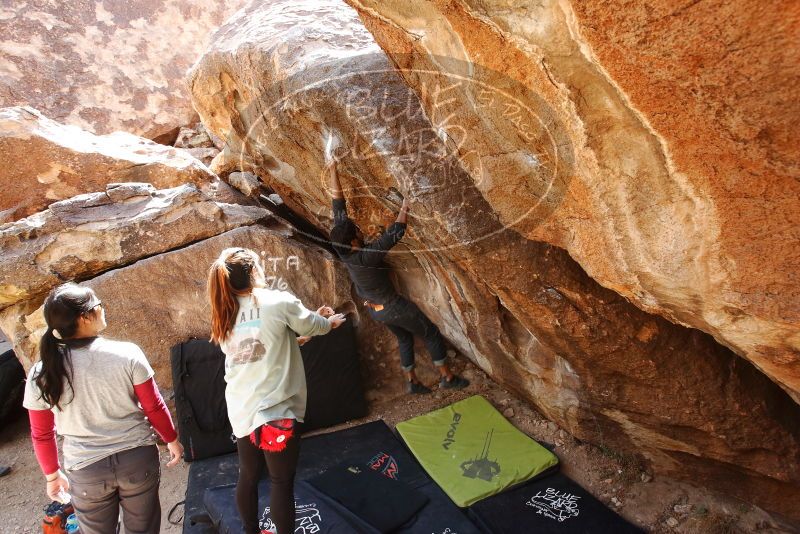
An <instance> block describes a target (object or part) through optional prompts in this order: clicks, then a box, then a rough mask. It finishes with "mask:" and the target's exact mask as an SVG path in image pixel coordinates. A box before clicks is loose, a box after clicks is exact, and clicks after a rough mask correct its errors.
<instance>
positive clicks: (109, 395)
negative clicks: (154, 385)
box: [23, 337, 156, 470]
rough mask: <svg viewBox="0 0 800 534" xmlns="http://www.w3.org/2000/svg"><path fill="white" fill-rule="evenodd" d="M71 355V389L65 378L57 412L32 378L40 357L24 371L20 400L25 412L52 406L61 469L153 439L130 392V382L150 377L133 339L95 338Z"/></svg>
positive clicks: (37, 371)
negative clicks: (60, 447) (59, 440)
mask: <svg viewBox="0 0 800 534" xmlns="http://www.w3.org/2000/svg"><path fill="white" fill-rule="evenodd" d="M71 353H72V366H73V378H72V385H73V389H72V390H71V389H70V387H69V385H68V384H66V382H65V387H64V389H65V391H64V394H63V397H62V401H61V403H60V404H61V410H59V409H58V408H55V407H52V408H51V407H50V406H49V405H48V404H47V403H46V402H45V401H44V400H43V399H42V396H41V391H40V390H39V388H38V387H37V386H36V382H34V380H33V379H34V378H35V377H36V375H37V374H38V373H39V371H40V369H41V367H42V362H41V361H40V362H37V363H36V364H35V365H34V366H33V367H32V368H31V370H30V372H29V373H28V382H27V384H26V386H25V399H24V401H23V406H25V408H27V409H29V410H52V412H53V414H54V415H55V422H56V431H57V432H58V434H59V435H61V436H63V437H64V448H63V452H64V461H63V466H64V468H65V469H67V470H75V469H80V468H82V467H86V466H87V465H89V464H92V463H94V462H96V461H98V460H102V459H103V458H106V457H108V456H111V455H112V454H115V453H118V452H121V451H125V450H128V449H133V448H135V447H139V446H142V445H150V444H154V443H156V437H155V434H154V433H153V429H152V428H151V426H150V424H149V423H148V421H147V419H145V416H144V412H142V409H141V408H140V407H139V401H138V399H137V398H136V394H135V393H134V391H133V386H134V385H138V384H142V383H143V382H146V381H147V380H148V379H149V378H150V377H152V376H153V368H152V367H150V364H149V363H148V362H147V358H146V357H145V355H144V353H143V352H142V350H141V349H140V348H139V347H137V346H136V345H134V344H133V343H126V342H122V341H112V340H110V339H104V338H101V337H98V338H96V339H95V340H93V341H92V342H91V343H90V344H88V345H87V346H85V347H80V348H73V349H72V350H71Z"/></svg>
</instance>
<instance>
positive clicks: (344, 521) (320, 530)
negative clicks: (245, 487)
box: [203, 480, 378, 534]
mask: <svg viewBox="0 0 800 534" xmlns="http://www.w3.org/2000/svg"><path fill="white" fill-rule="evenodd" d="M294 495H295V514H296V523H295V534H297V533H302V534H305V533H309V534H311V533H313V534H339V533H357V534H377V532H378V531H376V530H374V529H373V528H371V527H370V526H369V525H367V524H366V523H363V522H362V521H361V520H359V519H358V518H356V517H355V516H353V515H352V514H350V513H349V512H348V511H347V510H346V509H344V508H343V507H342V506H340V505H338V504H337V503H335V502H333V501H331V500H329V499H327V498H326V497H325V496H323V495H320V494H319V492H317V491H316V490H315V489H314V488H313V487H311V486H310V485H309V484H308V483H307V482H302V481H299V482H296V483H295V486H294ZM235 499H236V485H235V484H231V485H227V486H219V487H216V488H211V489H209V490H207V491H206V492H205V497H204V499H203V502H204V504H205V507H206V510H207V511H208V514H209V516H211V519H212V521H213V523H214V527H215V528H216V529H217V532H218V533H219V534H240V533H241V532H242V522H241V520H240V519H239V512H238V511H237V510H236V500H235ZM258 508H259V514H258V526H259V528H260V529H262V530H263V529H270V530H274V528H275V525H274V524H273V523H272V520H271V518H270V514H269V483H268V482H267V481H266V480H263V481H261V483H260V484H259V486H258Z"/></svg>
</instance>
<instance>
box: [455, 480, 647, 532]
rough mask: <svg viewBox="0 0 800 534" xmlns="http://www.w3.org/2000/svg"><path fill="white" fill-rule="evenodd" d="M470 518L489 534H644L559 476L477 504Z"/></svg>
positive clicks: (572, 483)
mask: <svg viewBox="0 0 800 534" xmlns="http://www.w3.org/2000/svg"><path fill="white" fill-rule="evenodd" d="M469 514H470V517H472V518H473V520H474V521H475V523H476V524H477V525H480V526H481V527H482V528H483V529H484V530H485V531H486V532H489V533H491V534H512V533H513V534H517V533H519V532H536V533H540V534H634V533H641V532H644V531H642V530H641V529H639V528H638V527H636V526H634V525H632V524H630V523H629V522H627V521H626V520H625V519H623V518H622V517H620V516H619V515H617V514H616V513H615V512H614V511H613V510H611V509H609V508H608V507H606V505H604V504H603V503H602V502H600V501H599V500H597V499H596V498H595V497H594V496H592V494H591V493H589V492H588V491H586V490H585V489H583V488H582V487H581V486H579V485H578V484H577V483H575V482H574V481H572V480H570V479H569V478H567V477H566V476H565V475H563V474H561V473H556V474H553V475H550V476H547V477H544V478H541V479H538V480H535V481H533V482H530V483H527V484H525V485H523V486H520V487H518V488H516V489H512V490H510V491H507V492H504V493H501V494H499V495H495V496H493V497H489V498H487V499H484V500H482V501H478V502H477V503H475V504H473V505H472V506H470V507H469Z"/></svg>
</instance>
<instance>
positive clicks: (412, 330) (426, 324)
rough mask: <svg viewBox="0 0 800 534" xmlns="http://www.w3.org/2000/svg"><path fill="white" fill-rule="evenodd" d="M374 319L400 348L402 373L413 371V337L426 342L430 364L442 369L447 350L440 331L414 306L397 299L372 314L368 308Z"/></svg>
mask: <svg viewBox="0 0 800 534" xmlns="http://www.w3.org/2000/svg"><path fill="white" fill-rule="evenodd" d="M368 309H369V313H370V315H371V316H372V318H373V319H375V320H376V321H380V322H382V323H383V324H385V325H386V326H387V327H388V328H389V330H391V331H392V333H393V334H394V335H395V337H396V338H397V342H398V343H399V345H400V363H401V365H402V367H403V370H404V371H410V370H412V369H413V368H414V336H415V335H416V336H419V337H421V338H422V340H423V341H424V342H425V347H426V348H427V349H428V353H430V356H431V360H433V364H434V365H435V366H437V367H441V366H442V365H444V363H445V359H446V358H447V347H446V345H445V343H444V338H443V337H442V334H441V332H439V328H437V326H436V325H435V324H433V323H432V322H431V320H430V319H428V318H427V317H426V316H425V314H424V313H422V310H420V309H419V308H418V307H417V305H416V304H414V303H413V302H411V301H410V300H408V299H405V298H403V297H401V296H399V295H398V296H397V297H395V298H394V299H392V300H391V301H389V302H387V303H386V304H384V305H383V309H382V310H380V311H375V310H373V309H372V308H368Z"/></svg>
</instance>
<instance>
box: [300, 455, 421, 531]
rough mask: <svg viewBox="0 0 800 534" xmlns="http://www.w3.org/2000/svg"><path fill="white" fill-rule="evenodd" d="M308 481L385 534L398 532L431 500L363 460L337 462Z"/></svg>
mask: <svg viewBox="0 0 800 534" xmlns="http://www.w3.org/2000/svg"><path fill="white" fill-rule="evenodd" d="M308 482H309V484H311V485H312V486H314V487H315V488H316V489H317V490H319V491H320V492H322V493H324V494H325V495H327V496H328V497H330V498H332V499H333V500H334V501H336V502H337V503H339V504H341V505H342V506H344V507H345V508H347V509H348V510H350V512H352V513H353V514H355V515H356V516H358V517H359V518H361V519H363V520H364V521H365V522H367V523H369V524H370V525H372V526H373V527H375V528H376V529H377V530H378V531H380V532H382V533H388V532H393V531H395V530H396V529H397V528H399V527H400V526H401V525H403V524H404V523H407V522H408V521H409V520H410V519H411V518H412V517H414V516H415V515H416V514H417V512H419V511H420V509H422V507H423V506H425V505H426V504H427V503H428V497H426V496H425V495H424V494H423V493H420V492H419V491H417V490H415V489H413V488H411V487H410V486H408V485H407V484H404V483H402V482H399V481H397V480H392V479H391V478H389V477H387V476H385V475H383V474H381V473H379V472H378V471H375V470H373V469H370V467H369V466H368V465H364V464H363V462H344V463H341V464H339V465H335V466H333V467H331V468H330V469H328V470H327V471H325V472H324V473H322V474H321V475H317V476H315V477H314V478H311V479H309V480H308Z"/></svg>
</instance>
